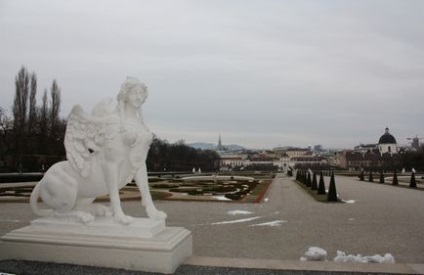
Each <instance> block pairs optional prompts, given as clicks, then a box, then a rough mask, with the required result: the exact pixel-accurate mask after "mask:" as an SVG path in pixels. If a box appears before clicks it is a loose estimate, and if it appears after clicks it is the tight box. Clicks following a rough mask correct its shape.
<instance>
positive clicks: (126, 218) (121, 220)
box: [114, 214, 134, 224]
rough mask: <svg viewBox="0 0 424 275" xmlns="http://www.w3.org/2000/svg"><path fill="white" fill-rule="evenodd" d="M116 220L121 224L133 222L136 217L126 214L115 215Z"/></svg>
mask: <svg viewBox="0 0 424 275" xmlns="http://www.w3.org/2000/svg"><path fill="white" fill-rule="evenodd" d="M114 219H115V222H117V223H120V224H131V223H132V222H133V221H134V218H133V217H131V216H127V215H124V214H119V215H115V217H114Z"/></svg>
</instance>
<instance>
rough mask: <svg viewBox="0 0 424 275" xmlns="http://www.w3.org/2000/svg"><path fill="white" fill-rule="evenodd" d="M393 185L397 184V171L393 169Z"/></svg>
mask: <svg viewBox="0 0 424 275" xmlns="http://www.w3.org/2000/svg"><path fill="white" fill-rule="evenodd" d="M392 184H393V185H398V184H399V181H398V177H397V172H396V170H395V173H394V174H393V181H392Z"/></svg>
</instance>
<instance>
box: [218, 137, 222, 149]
mask: <svg viewBox="0 0 424 275" xmlns="http://www.w3.org/2000/svg"><path fill="white" fill-rule="evenodd" d="M218 151H222V141H221V133H219V138H218Z"/></svg>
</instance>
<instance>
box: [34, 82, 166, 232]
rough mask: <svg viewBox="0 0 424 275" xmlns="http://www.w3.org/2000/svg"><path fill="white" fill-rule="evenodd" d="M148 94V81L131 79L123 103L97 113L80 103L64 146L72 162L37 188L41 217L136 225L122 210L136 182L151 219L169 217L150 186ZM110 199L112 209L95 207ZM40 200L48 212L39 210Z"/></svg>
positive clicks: (105, 104) (98, 108)
mask: <svg viewBox="0 0 424 275" xmlns="http://www.w3.org/2000/svg"><path fill="white" fill-rule="evenodd" d="M147 95H148V93H147V87H146V86H145V85H144V84H143V83H141V82H140V81H139V80H138V79H136V78H127V79H126V81H125V82H124V83H123V84H122V86H121V90H120V92H119V94H118V96H117V104H115V105H113V101H111V100H109V101H104V102H102V103H100V104H98V105H97V106H96V107H95V108H94V110H93V112H92V115H89V114H87V113H85V112H84V111H83V110H82V108H81V107H80V106H79V105H76V106H75V107H74V108H73V109H72V111H71V113H70V115H69V118H68V124H67V128H66V134H65V142H64V144H65V149H66V156H67V161H62V162H59V163H56V164H55V165H53V166H52V167H51V168H50V169H49V170H48V171H47V172H46V173H45V175H44V177H43V178H42V179H41V181H40V182H39V183H38V184H37V185H36V187H35V188H34V190H33V192H32V194H31V199H30V204H31V208H32V210H33V211H34V213H35V214H37V215H40V216H56V217H74V218H75V219H76V220H77V221H79V222H83V223H88V222H90V221H93V220H94V219H95V217H96V216H110V215H113V217H114V220H115V221H116V222H117V223H121V224H130V223H131V222H132V221H133V218H132V217H130V216H127V215H125V214H124V212H123V211H122V207H121V201H120V197H119V190H120V189H121V188H123V187H124V186H125V185H126V184H127V183H128V182H130V181H131V180H132V179H134V180H135V182H136V184H137V186H138V188H139V190H140V192H141V195H142V204H143V206H145V208H146V213H147V215H148V217H149V218H150V219H156V220H164V219H166V214H165V213H164V212H162V211H159V210H157V209H156V207H155V206H154V204H153V201H152V197H151V194H150V190H149V185H148V178H147V169H146V163H145V161H146V157H147V153H148V151H149V147H150V144H151V142H152V139H153V134H152V133H151V132H150V131H149V129H148V128H147V126H146V125H145V123H144V120H143V113H142V105H143V103H144V102H145V101H146V98H147ZM104 195H109V196H110V207H106V206H104V205H101V204H93V201H94V200H95V199H96V198H97V197H99V196H104ZM39 198H41V199H42V201H43V203H44V204H45V205H47V208H39V207H38V203H37V202H38V199H39Z"/></svg>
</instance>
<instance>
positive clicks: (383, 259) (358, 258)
mask: <svg viewBox="0 0 424 275" xmlns="http://www.w3.org/2000/svg"><path fill="white" fill-rule="evenodd" d="M334 261H335V262H336V263H388V264H394V263H395V258H394V257H393V255H392V254H390V253H386V254H385V255H384V256H381V255H378V254H376V255H374V256H362V255H360V254H358V255H351V254H350V255H346V253H345V252H343V251H339V250H337V256H336V257H335V258H334Z"/></svg>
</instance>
